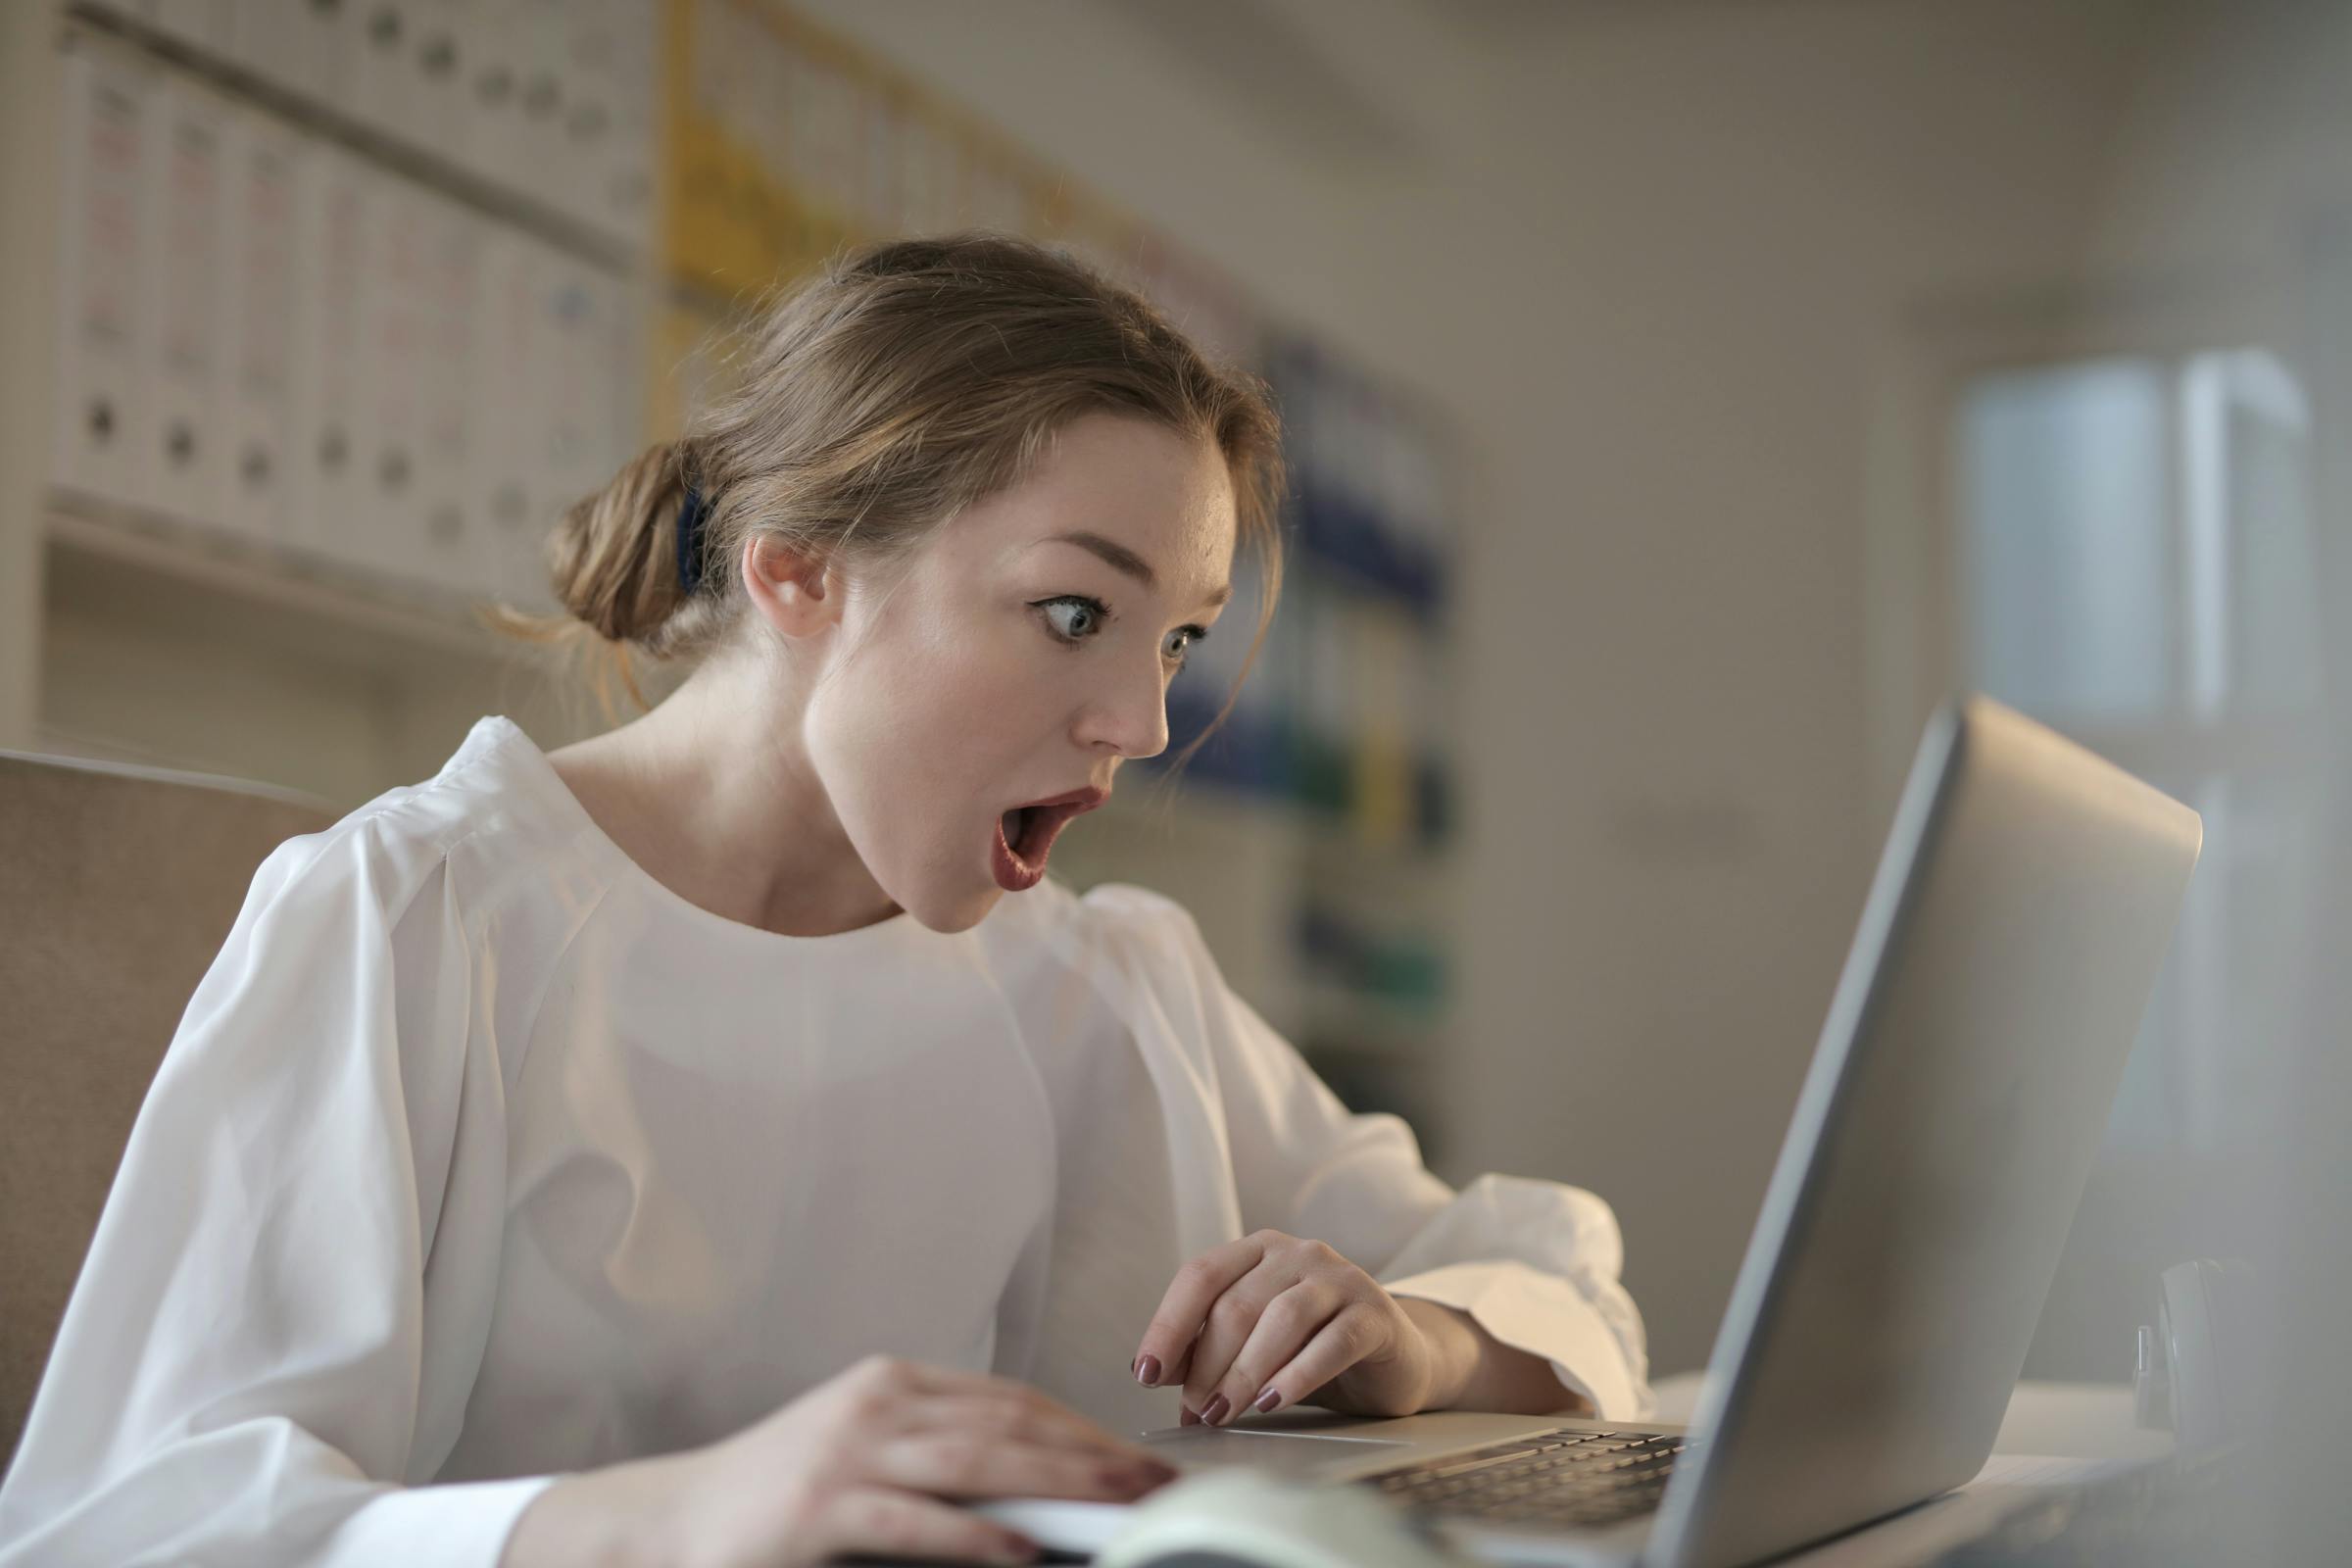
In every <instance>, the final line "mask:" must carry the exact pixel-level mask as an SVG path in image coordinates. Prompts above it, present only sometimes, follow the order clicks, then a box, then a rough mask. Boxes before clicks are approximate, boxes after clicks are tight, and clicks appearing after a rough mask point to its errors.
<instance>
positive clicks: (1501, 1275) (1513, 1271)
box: [1154, 899, 1653, 1420]
mask: <svg viewBox="0 0 2352 1568" xmlns="http://www.w3.org/2000/svg"><path fill="white" fill-rule="evenodd" d="M1154 902H1155V903H1157V904H1159V905H1161V906H1163V907H1164V908H1165V910H1166V911H1167V914H1168V918H1169V921H1170V924H1171V925H1172V927H1173V933H1174V940H1176V941H1179V942H1181V943H1182V944H1183V945H1184V947H1185V948H1186V950H1187V952H1188V955H1189V957H1190V960H1191V963H1192V966H1193V969H1194V972H1195V973H1196V974H1197V975H1198V976H1199V977H1200V986H1201V998H1202V1015H1203V1016H1204V1017H1205V1019H1206V1021H1207V1032H1208V1037H1209V1042H1208V1043H1209V1047H1210V1049H1211V1051H1212V1053H1213V1055H1214V1060H1215V1064H1216V1075H1217V1081H1218V1085H1219V1090H1220V1093H1221V1096H1222V1099H1223V1103H1224V1111H1225V1118H1226V1125H1227V1128H1228V1130H1229V1134H1230V1137H1231V1142H1232V1150H1233V1165H1234V1176H1235V1182H1236V1187H1237V1190H1238V1196H1239V1199H1240V1203H1241V1211H1242V1224H1243V1228H1244V1229H1245V1230H1257V1229H1261V1228H1263V1229H1271V1230H1278V1231H1283V1232H1286V1233H1287V1234H1290V1235H1293V1236H1305V1237H1312V1238H1314V1239H1315V1240H1318V1241H1321V1242H1325V1243H1327V1244H1329V1245H1330V1246H1331V1247H1332V1248H1333V1249H1335V1250H1337V1251H1339V1252H1340V1253H1341V1254H1342V1255H1343V1256H1345V1257H1348V1258H1349V1259H1350V1260H1352V1261H1353V1262H1355V1263H1356V1265H1357V1266H1358V1267H1360V1268H1362V1269H1364V1270H1365V1271H1366V1272H1367V1273H1369V1274H1371V1275H1372V1277H1373V1278H1374V1279H1376V1280H1378V1281H1379V1282H1380V1283H1381V1284H1382V1285H1383V1286H1384V1287H1386V1288H1387V1289H1388V1291H1389V1292H1390V1294H1391V1295H1394V1296H1412V1297H1418V1298H1420V1299H1424V1300H1431V1301H1437V1302H1439V1303H1441V1304H1443V1305H1446V1306H1451V1307H1455V1308H1457V1309H1459V1310H1461V1311H1464V1312H1467V1313H1469V1314H1470V1316H1471V1317H1472V1318H1473V1319H1474V1320H1475V1321H1476V1322H1477V1323H1478V1325H1479V1327H1481V1328H1483V1329H1485V1330H1486V1331H1487V1333H1489V1334H1491V1335H1493V1336H1494V1337H1495V1339H1496V1340H1498V1341H1500V1342H1501V1343H1503V1344H1505V1345H1508V1346H1511V1347H1513V1348H1516V1349H1521V1350H1526V1351H1528V1352H1529V1353H1531V1354H1535V1355H1541V1356H1543V1357H1544V1358H1545V1359H1546V1360H1548V1361H1549V1362H1550V1363H1551V1367H1552V1370H1553V1372H1554V1373H1556V1374H1557V1375H1558V1377H1559V1379H1560V1382H1561V1383H1562V1384H1563V1385H1564V1386H1565V1387H1567V1388H1568V1389H1571V1390H1573V1391H1575V1392H1576V1393H1578V1394H1581V1395H1583V1396H1585V1397H1587V1398H1589V1399H1591V1400H1592V1401H1593V1409H1594V1410H1595V1411H1596V1412H1597V1413H1598V1414H1599V1415H1600V1416H1602V1417H1603V1418H1606V1419H1609V1420H1627V1419H1638V1418H1640V1417H1642V1416H1644V1415H1647V1414H1648V1413H1649V1412H1650V1410H1651V1409H1652V1407H1653V1404H1652V1399H1651V1396H1650V1390H1649V1385H1648V1371H1649V1362H1648V1354H1647V1349H1646V1342H1645V1337H1644V1334H1643V1330H1642V1315H1641V1312H1640V1310H1639V1309H1638V1308H1637V1307H1636V1306H1635V1305H1634V1300H1633V1298H1632V1297H1631V1296H1630V1295H1628V1294H1627V1293H1626V1290H1625V1287H1624V1286H1623V1285H1622V1284H1621V1283H1620V1282H1619V1277H1618V1276H1619V1274H1620V1272H1621V1271H1622V1269H1623V1267H1624V1246H1623V1242H1622V1240H1621V1238H1620V1236H1619V1234H1618V1229H1617V1218H1616V1215H1615V1214H1614V1213H1612V1212H1611V1210H1610V1208H1609V1205H1608V1204H1607V1203H1606V1202H1604V1201H1602V1200H1601V1199H1600V1198H1598V1197H1596V1196H1595V1195H1593V1193H1590V1192H1587V1191H1585V1190H1584V1189H1583V1188H1580V1187H1570V1186H1567V1185H1565V1184H1563V1183H1559V1182H1550V1181H1539V1180H1534V1179H1531V1178H1527V1177H1518V1176H1501V1175H1492V1174H1490V1175H1485V1176H1481V1177H1479V1178H1478V1179H1477V1180H1476V1181H1473V1182H1472V1183H1470V1184H1469V1186H1467V1187H1465V1188H1463V1189H1462V1190H1461V1191H1460V1192H1456V1191H1454V1190H1453V1188H1451V1187H1450V1186H1448V1185H1447V1184H1446V1182H1444V1181H1442V1180H1441V1179H1439V1178H1438V1177H1437V1176H1436V1175H1434V1174H1432V1173H1431V1172H1430V1171H1429V1170H1428V1169H1427V1168H1426V1167H1425V1166H1424V1165H1423V1164H1422V1162H1421V1151H1420V1147H1419V1145H1418V1144H1417V1143H1416V1142H1415V1141H1414V1138H1413V1133H1412V1129H1411V1128H1410V1127H1408V1126H1407V1125H1406V1124H1405V1123H1404V1121H1403V1120H1402V1119H1401V1118H1399V1117H1397V1116H1394V1115H1389V1114H1385V1113H1362V1114H1357V1113H1350V1112H1349V1111H1348V1108H1347V1106H1346V1105H1344V1104H1342V1103H1341V1102H1340V1099H1339V1097H1338V1096H1337V1095H1335V1094H1333V1093H1332V1091H1331V1089H1330V1087H1329V1086H1328V1085H1326V1084H1325V1083H1324V1082H1323V1080H1322V1079H1320V1078H1319V1077H1317V1076H1316V1075H1315V1072H1314V1069H1313V1068H1311V1067H1310V1066H1308V1065H1307V1063H1306V1061H1305V1060H1304V1058H1302V1057H1301V1056H1300V1055H1299V1052H1298V1050H1297V1048H1295V1047H1294V1046H1293V1045H1292V1044H1291V1043H1290V1042H1289V1041H1288V1040H1286V1039H1284V1038H1283V1037H1282V1036H1281V1034H1279V1033H1278V1032H1277V1031H1276V1030H1275V1029H1274V1028H1273V1027H1272V1026H1270V1025H1269V1024H1267V1023H1266V1021H1265V1020H1264V1019H1263V1018H1261V1017H1260V1016H1259V1015H1258V1013H1257V1011H1256V1010H1255V1009H1254V1008H1252V1007H1251V1006H1250V1004H1249V1003H1247V1002H1245V1001H1244V1000H1242V998H1241V997H1239V996H1238V995H1236V994H1235V993H1234V991H1233V989H1232V988H1231V987H1230V986H1228V985H1227V984H1226V982H1225V978H1224V976H1223V974H1222V973H1221V972H1220V971H1219V970H1218V968H1217V965H1216V960H1215V959H1214V958H1213V957H1211V956H1210V955H1209V952H1208V948H1207V945H1206V944H1205V943H1203V942H1202V941H1201V934H1200V929H1199V927H1198V926H1197V925H1196V924H1195V923H1194V921H1193V918H1192V916H1191V915H1190V914H1189V913H1187V912H1186V911H1185V910H1184V909H1183V907H1181V906H1179V905H1176V904H1174V903H1172V902H1170V901H1167V900H1164V899H1155V900H1154Z"/></svg>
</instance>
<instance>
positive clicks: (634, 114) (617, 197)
mask: <svg viewBox="0 0 2352 1568" xmlns="http://www.w3.org/2000/svg"><path fill="white" fill-rule="evenodd" d="M608 4H609V5H610V6H611V11H612V29H613V42H612V51H611V64H610V66H609V67H608V69H607V72H606V77H607V84H606V95H607V97H608V99H609V101H610V103H611V107H612V113H613V127H612V134H611V135H610V136H609V137H607V138H606V150H605V156H604V161H603V165H602V167H601V169H600V170H599V171H598V190H597V197H598V211H599V213H600V215H601V216H602V219H603V221H604V224H605V226H606V227H607V228H608V229H609V230H610V231H611V232H612V233H613V234H614V235H615V236H616V237H618V238H619V239H621V240H622V241H623V242H624V243H626V244H627V245H628V246H629V247H630V248H631V249H632V250H635V249H638V248H640V247H642V246H643V245H645V244H646V243H647V241H648V240H649V239H650V238H651V233H650V230H651V227H652V224H653V220H654V149H655V147H656V145H657V139H658V137H659V134H660V132H659V131H658V130H657V128H656V125H655V108H656V92H655V81H654V63H655V61H657V60H659V59H660V58H661V54H660V50H661V44H662V38H661V33H660V30H659V21H660V19H659V17H658V16H657V15H656V12H655V6H654V0H608Z"/></svg>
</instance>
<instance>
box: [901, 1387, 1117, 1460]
mask: <svg viewBox="0 0 2352 1568" xmlns="http://www.w3.org/2000/svg"><path fill="white" fill-rule="evenodd" d="M889 1430H890V1432H892V1433H894V1434H897V1433H909V1434H911V1433H917V1432H924V1431H943V1432H976V1433H980V1434H982V1435H984V1436H986V1437H989V1438H991V1439H993V1440H995V1441H997V1442H1000V1443H1021V1444H1027V1445H1029V1446H1033V1447H1039V1448H1064V1449H1068V1450H1070V1451H1071V1452H1074V1453H1090V1454H1094V1455H1096V1456H1098V1457H1107V1458H1121V1459H1142V1458H1149V1457H1151V1455H1150V1454H1149V1453H1148V1452H1147V1451H1146V1450H1145V1449H1144V1448H1142V1447H1141V1446H1137V1445H1136V1444H1134V1443H1131V1442H1128V1441H1126V1440H1124V1439H1121V1438H1118V1437H1114V1436H1113V1435H1111V1434H1110V1433H1108V1432H1105V1431H1103V1429H1102V1428H1101V1427H1099V1426H1097V1425H1095V1424H1094V1423H1093V1422H1092V1421H1089V1420H1087V1419H1086V1418H1085V1417H1084V1416H1082V1415H1079V1414H1078V1413H1076V1412H1075V1411H1073V1410H1070V1409H1067V1408H1065V1407H1064V1406H1062V1405H1058V1404H1055V1403H1054V1401H1053V1400H1051V1399H1048V1398H1045V1397H1042V1396H1041V1397H1037V1398H1035V1399H1011V1398H1002V1397H993V1396H987V1395H964V1394H952V1395H942V1396H938V1397H926V1398H920V1399H915V1400H912V1401H910V1402H908V1403H907V1404H904V1405H902V1406H900V1407H899V1408H898V1410H897V1412H896V1413H895V1414H894V1415H893V1417H892V1418H891V1420H890V1423H889Z"/></svg>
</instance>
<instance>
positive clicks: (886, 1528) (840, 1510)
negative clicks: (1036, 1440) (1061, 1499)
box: [806, 1487, 1038, 1563]
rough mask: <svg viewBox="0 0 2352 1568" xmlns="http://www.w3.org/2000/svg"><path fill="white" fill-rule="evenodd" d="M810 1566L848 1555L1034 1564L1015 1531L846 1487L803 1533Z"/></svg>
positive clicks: (936, 1504)
mask: <svg viewBox="0 0 2352 1568" xmlns="http://www.w3.org/2000/svg"><path fill="white" fill-rule="evenodd" d="M809 1535H810V1536H811V1537H812V1538H813V1539H811V1540H809V1541H808V1542H807V1543H806V1545H807V1547H808V1552H809V1558H810V1560H812V1561H821V1560H828V1559H831V1558H833V1557H837V1556H842V1555H845V1554H847V1553H850V1552H861V1553H866V1554H869V1555H874V1556H888V1557H942V1558H947V1559H950V1560H952V1561H956V1562H1001V1563H1014V1562H1021V1563H1026V1562H1035V1561H1036V1560H1037V1556H1038V1547H1037V1544H1036V1543H1035V1542H1033V1541H1031V1540H1030V1539H1029V1538H1028V1537H1026V1536H1024V1535H1022V1534H1021V1533H1020V1532H1019V1531H1017V1530H1007V1529H1006V1528H1005V1527H1004V1526H1003V1525H1000V1524H996V1523H994V1522H993V1521H990V1520H987V1519H983V1518H981V1517H980V1516H979V1515H978V1514H976V1513H971V1512H968V1511H967V1510H965V1509H962V1508H957V1507H954V1506H952V1505H950V1504H948V1503H945V1502H941V1501H939V1500H937V1499H936V1498H932V1497H922V1496H917V1495H914V1494H912V1493H908V1492H898V1491H893V1490H891V1489H889V1488H885V1487H851V1488H849V1489H847V1490H845V1491H842V1492H838V1493H836V1494H834V1495H833V1496H832V1498H831V1499H830V1500H829V1501H828V1502H827V1503H826V1505H825V1507H824V1508H823V1509H822V1511H820V1512H819V1513H818V1514H817V1516H816V1520H815V1523H814V1527H813V1528H812V1529H811V1530H810V1531H809Z"/></svg>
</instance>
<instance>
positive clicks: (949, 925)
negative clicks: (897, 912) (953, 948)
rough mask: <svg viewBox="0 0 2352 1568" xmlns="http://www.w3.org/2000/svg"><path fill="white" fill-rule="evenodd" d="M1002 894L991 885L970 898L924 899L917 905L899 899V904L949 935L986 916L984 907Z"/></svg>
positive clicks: (1002, 893) (917, 918) (988, 906)
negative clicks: (939, 901) (949, 899)
mask: <svg viewBox="0 0 2352 1568" xmlns="http://www.w3.org/2000/svg"><path fill="white" fill-rule="evenodd" d="M1003 897H1005V890H1004V889H1003V888H1000V887H995V886H991V887H989V888H988V889H986V890H985V891H983V892H981V893H979V894H978V895H976V896H974V897H971V898H964V899H957V900H955V901H953V902H947V903H938V904H934V903H932V902H930V901H928V900H926V901H924V902H923V903H922V904H919V905H917V904H907V903H906V902H905V901H901V903H900V907H901V908H903V909H905V910H906V911H907V913H908V914H911V915H913V916H914V918H915V919H916V920H917V921H918V922H920V923H921V924H923V925H925V926H927V927H929V928H930V929H931V930H933V931H937V932H938V933H940V934H941V935H942V936H951V937H952V936H955V935H956V933H958V932H961V931H969V930H970V929H971V928H972V927H974V926H976V925H978V924H979V923H980V922H981V921H983V920H985V919H987V918H988V911H989V910H991V909H993V908H995V907H997V901H998V900H999V899H1001V898H1003Z"/></svg>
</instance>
